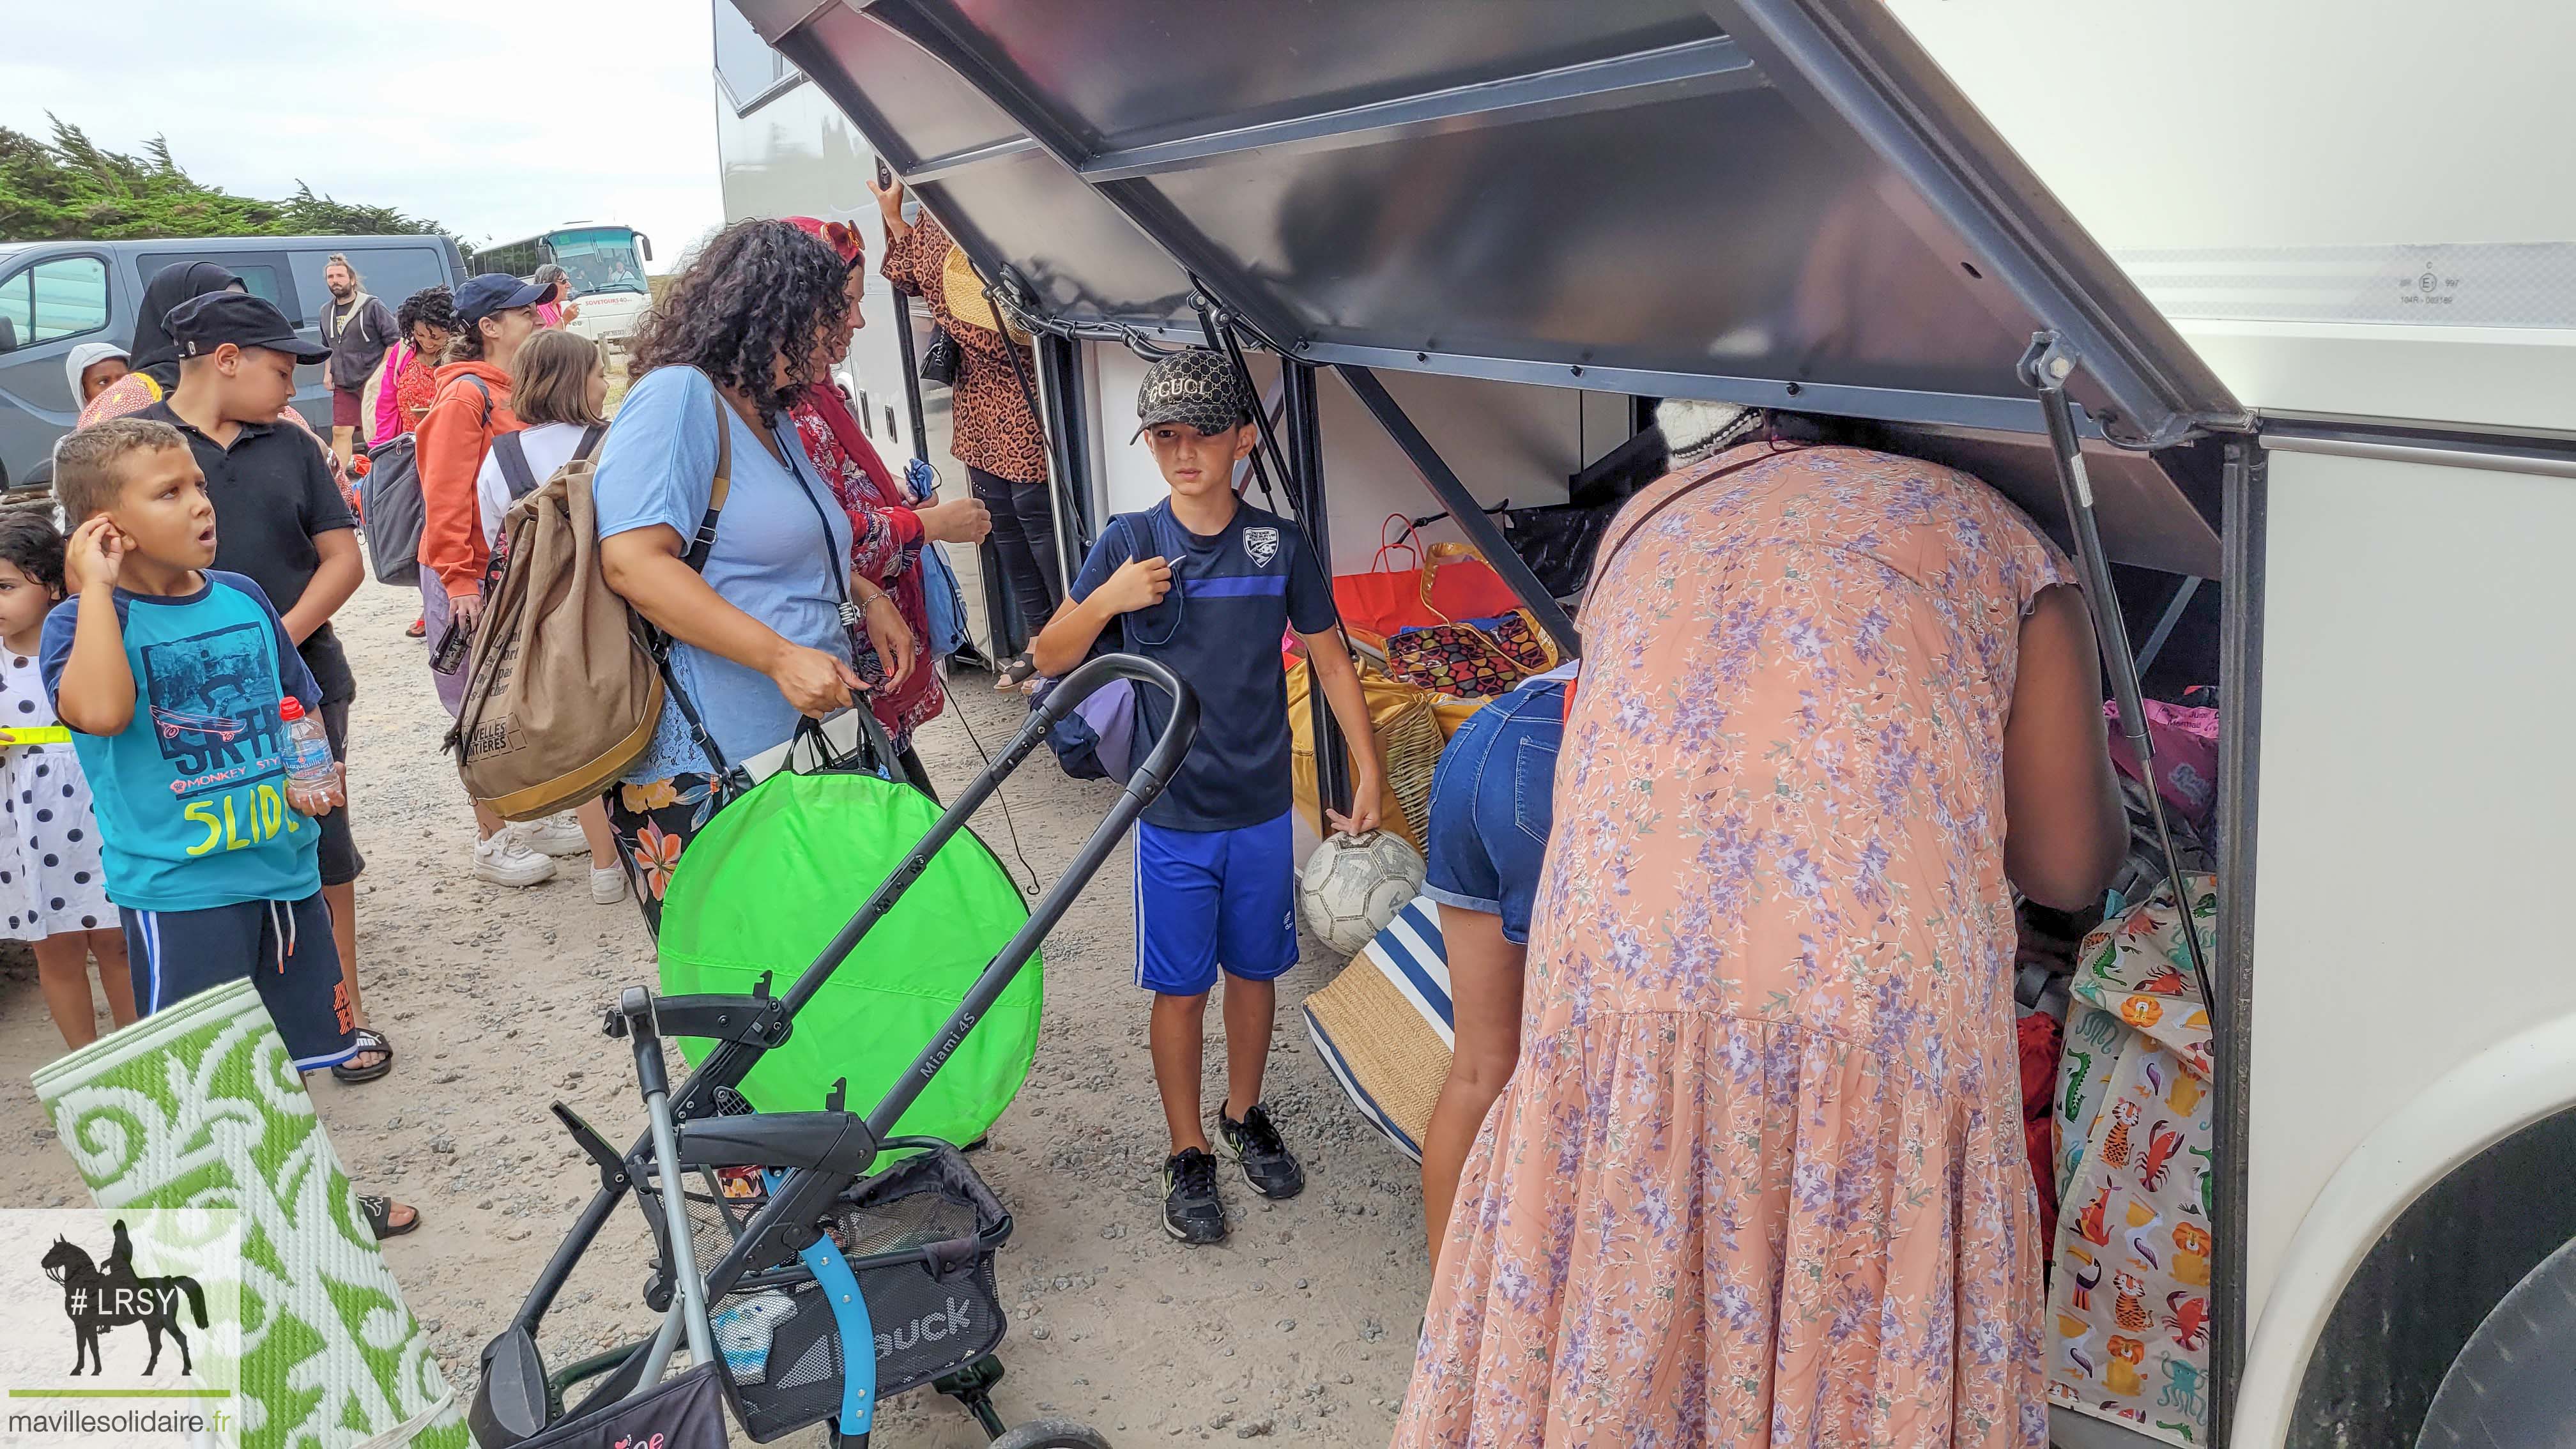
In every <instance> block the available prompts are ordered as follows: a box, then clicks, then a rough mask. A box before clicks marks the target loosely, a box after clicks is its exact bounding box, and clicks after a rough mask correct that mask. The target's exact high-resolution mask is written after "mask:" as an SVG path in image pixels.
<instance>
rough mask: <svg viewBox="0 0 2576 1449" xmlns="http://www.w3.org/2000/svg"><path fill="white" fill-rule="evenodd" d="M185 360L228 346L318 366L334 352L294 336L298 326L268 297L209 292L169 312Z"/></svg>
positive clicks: (173, 338) (169, 325) (170, 325)
mask: <svg viewBox="0 0 2576 1449" xmlns="http://www.w3.org/2000/svg"><path fill="white" fill-rule="evenodd" d="M163 325H164V326H165V327H167V328H168V329H169V332H170V340H171V341H172V342H174V343H176V344H177V345H178V349H179V356H180V357H182V358H189V357H204V356H206V355H208V354H209V353H212V352H213V351H214V350H215V349H216V348H218V347H221V346H223V345H224V344H225V343H227V342H229V343H231V344H232V345H234V346H235V347H265V348H267V349H268V350H269V351H271V352H283V353H285V354H286V355H287V356H289V357H292V358H294V359H295V360H296V361H298V362H320V361H321V360H322V359H324V358H326V357H329V356H330V355H331V349H330V348H328V347H324V346H323V345H321V344H320V343H318V342H307V341H305V340H304V339H303V338H301V337H298V336H296V335H295V324H294V323H292V322H289V321H287V320H286V314H285V313H283V312H280V311H278V310H277V304H276V303H274V302H271V301H270V300H268V299H267V298H266V297H254V296H252V295H251V294H250V293H248V292H208V293H207V294H206V295H204V296H202V297H191V298H189V299H188V300H187V301H185V302H182V303H180V304H179V305H178V306H176V307H174V308H172V309H171V311H170V317H169V320H168V321H167V322H166V323H164V324H163Z"/></svg>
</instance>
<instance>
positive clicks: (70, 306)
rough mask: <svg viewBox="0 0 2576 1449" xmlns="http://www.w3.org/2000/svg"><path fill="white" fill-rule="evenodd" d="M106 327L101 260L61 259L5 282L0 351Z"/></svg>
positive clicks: (0, 294) (0, 296) (1, 285)
mask: <svg viewBox="0 0 2576 1449" xmlns="http://www.w3.org/2000/svg"><path fill="white" fill-rule="evenodd" d="M106 325H107V263H105V262H102V261H100V260H99V259H98V258H96V257H56V258H54V259H53V260H51V261H45V262H38V263H36V264H35V265H34V266H32V267H29V268H28V269H27V270H25V271H23V272H20V273H19V274H18V275H16V276H14V277H11V278H10V279H9V280H8V281H6V282H0V344H5V345H0V351H8V350H12V349H15V348H19V347H33V346H35V345H36V344H37V343H39V342H53V341H56V340H59V339H61V338H65V337H78V336H80V335H81V334H82V333H84V332H96V331H98V330H99V329H101V328H103V327H105V326H106Z"/></svg>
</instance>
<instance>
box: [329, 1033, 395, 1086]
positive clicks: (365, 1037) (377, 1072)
mask: <svg viewBox="0 0 2576 1449" xmlns="http://www.w3.org/2000/svg"><path fill="white" fill-rule="evenodd" d="M368 1052H382V1053H383V1055H382V1056H380V1057H378V1058H377V1059H376V1064H375V1065H374V1066H371V1067H353V1066H350V1065H349V1064H348V1063H347V1062H338V1063H335V1064H333V1066H332V1068H331V1075H332V1076H334V1077H337V1078H338V1079H340V1080H341V1081H343V1082H346V1083H348V1084H349V1085H351V1086H353V1087H354V1086H356V1085H357V1084H358V1083H360V1082H372V1081H374V1080H375V1079H376V1078H378V1077H381V1076H383V1075H385V1074H386V1073H388V1072H390V1071H392V1070H393V1069H394V1044H393V1042H392V1040H391V1039H389V1038H388V1037H386V1035H385V1034H384V1033H383V1032H380V1031H378V1030H376V1029H375V1028H374V1027H372V1026H362V1027H359V1028H358V1052H357V1054H358V1055H360V1056H364V1055H366V1054H367V1053H368Z"/></svg>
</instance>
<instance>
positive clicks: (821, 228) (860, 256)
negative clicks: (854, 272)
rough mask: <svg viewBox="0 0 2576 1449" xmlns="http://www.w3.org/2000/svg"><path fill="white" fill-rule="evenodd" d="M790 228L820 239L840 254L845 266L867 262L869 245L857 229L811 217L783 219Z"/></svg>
mask: <svg viewBox="0 0 2576 1449" xmlns="http://www.w3.org/2000/svg"><path fill="white" fill-rule="evenodd" d="M781 220H783V221H785V222H786V223H787V224H788V225H789V226H792V227H794V228H796V229H797V230H798V231H801V232H803V233H805V234H806V235H807V236H811V237H819V238H821V239H822V242H823V245H825V246H827V247H830V248H831V249H832V250H833V251H835V252H838V253H839V254H840V257H841V264H842V265H843V266H850V267H855V266H857V265H858V264H859V263H861V262H863V261H865V260H867V255H868V244H867V242H866V240H865V239H863V238H862V237H861V236H860V235H859V233H858V231H857V229H856V228H853V227H851V226H848V225H846V224H844V223H841V222H837V221H820V220H817V219H815V218H813V217H810V216H790V217H783V218H781Z"/></svg>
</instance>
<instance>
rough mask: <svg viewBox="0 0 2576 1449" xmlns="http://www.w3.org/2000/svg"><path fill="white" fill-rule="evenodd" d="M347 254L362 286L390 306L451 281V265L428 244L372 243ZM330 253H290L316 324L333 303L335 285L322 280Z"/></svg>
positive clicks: (301, 292)
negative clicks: (322, 313) (375, 245)
mask: <svg viewBox="0 0 2576 1449" xmlns="http://www.w3.org/2000/svg"><path fill="white" fill-rule="evenodd" d="M347 255H348V258H349V262H350V265H352V266H354V267H356V268H357V269H358V285H359V286H360V288H362V289H363V290H364V291H366V292H367V294H368V295H370V296H372V297H375V298H376V299H377V300H379V301H381V302H383V303H384V304H385V306H386V307H387V308H389V309H390V308H394V307H399V306H401V305H402V304H403V299H404V298H406V297H408V296H410V295H411V294H412V293H414V292H417V291H419V290H420V289H421V288H423V287H443V286H445V285H447V268H446V266H445V265H444V263H443V262H442V261H441V259H440V257H439V254H438V253H437V252H436V251H433V250H431V249H430V248H428V247H368V248H364V249H360V250H352V251H349V252H348V254H347ZM330 257H331V254H330V253H329V252H327V251H312V252H304V251H299V252H290V253H288V254H287V265H288V266H289V267H291V268H292V269H293V270H294V272H295V293H296V295H297V296H299V297H303V298H306V299H309V301H310V304H311V306H312V307H313V308H314V315H313V316H312V317H310V318H308V319H306V320H308V321H311V322H314V323H316V324H319V323H320V322H321V320H322V317H321V310H322V309H323V308H326V307H328V306H330V305H331V289H330V288H329V287H326V286H324V285H323V283H322V274H323V272H324V271H326V270H327V269H328V268H329V266H330Z"/></svg>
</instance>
